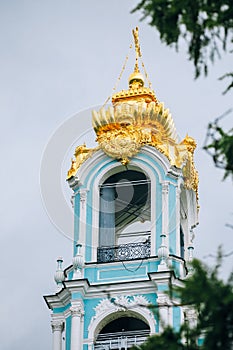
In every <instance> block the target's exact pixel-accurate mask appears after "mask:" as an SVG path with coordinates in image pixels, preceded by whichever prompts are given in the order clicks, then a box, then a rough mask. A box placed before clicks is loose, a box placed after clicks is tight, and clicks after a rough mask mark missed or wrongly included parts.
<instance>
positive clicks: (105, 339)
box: [94, 330, 150, 350]
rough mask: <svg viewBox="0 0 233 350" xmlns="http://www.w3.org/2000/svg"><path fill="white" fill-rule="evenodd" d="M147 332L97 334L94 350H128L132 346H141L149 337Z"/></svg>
mask: <svg viewBox="0 0 233 350" xmlns="http://www.w3.org/2000/svg"><path fill="white" fill-rule="evenodd" d="M149 334H150V331H149V330H137V331H128V332H116V333H105V334H99V335H98V338H97V340H96V342H95V344H94V350H110V349H125V350H126V349H129V348H131V347H132V346H133V345H141V344H142V343H144V342H145V341H146V339H147V337H148V336H149Z"/></svg>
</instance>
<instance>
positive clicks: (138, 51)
mask: <svg viewBox="0 0 233 350" xmlns="http://www.w3.org/2000/svg"><path fill="white" fill-rule="evenodd" d="M132 32H133V37H134V47H135V53H136V62H135V66H134V72H135V73H138V72H139V68H138V57H141V56H142V54H141V48H140V44H139V36H138V27H136V28H135V29H133V30H132Z"/></svg>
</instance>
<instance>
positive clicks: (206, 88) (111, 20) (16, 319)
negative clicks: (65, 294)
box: [0, 0, 233, 350]
mask: <svg viewBox="0 0 233 350" xmlns="http://www.w3.org/2000/svg"><path fill="white" fill-rule="evenodd" d="M137 2H138V1H129V0H112V1H109V0H99V1H86V0H80V1H77V0H76V1H75V0H67V1H64V0H62V1H60V0H56V1H55V0H50V1H45V0H40V1H35V0H34V1H33V0H24V1H23V0H15V1H14V0H12V1H3V0H2V1H0V47H1V55H0V113H1V139H0V141H1V199H2V201H1V231H0V232H1V236H0V237H1V255H0V257H1V258H0V261H1V288H0V293H1V299H0V300H1V318H0V334H1V338H0V347H1V349H4V350H14V349H24V350H29V349H30V350H31V349H34V350H39V349H51V346H52V336H51V329H50V312H49V310H48V309H47V306H46V304H45V302H44V300H43V298H42V296H43V295H45V294H50V293H53V292H54V291H55V288H56V286H55V283H54V281H53V275H54V272H55V269H56V259H57V257H58V256H63V257H64V266H67V265H70V263H71V259H72V241H71V240H70V238H71V232H70V227H71V226H72V223H70V213H69V214H67V215H64V216H65V219H64V220H65V222H64V223H60V222H58V223H56V222H55V224H57V225H58V226H59V225H63V226H62V228H60V230H59V229H58V228H57V227H55V226H54V225H53V224H52V222H51V221H50V219H49V216H53V214H51V215H49V216H48V215H47V213H46V210H45V208H44V205H43V203H42V199H41V194H40V184H39V177H40V171H41V160H42V164H45V163H46V162H47V168H46V169H47V171H48V173H47V176H48V180H49V181H48V184H49V188H48V193H49V196H51V193H54V198H55V197H56V194H57V192H59V191H60V192H61V193H64V194H62V196H63V197H62V198H63V200H64V203H65V204H64V206H66V210H67V213H68V212H69V211H70V209H67V208H68V204H67V203H68V201H67V196H69V195H68V193H69V192H68V190H67V184H66V182H65V171H66V170H67V169H66V168H67V165H68V164H69V158H70V156H71V155H72V153H73V150H74V147H75V145H74V144H73V143H74V141H75V139H77V141H78V143H80V142H79V141H80V140H81V141H82V140H83V139H85V137H86V138H87V139H86V141H87V143H88V142H90V140H88V139H89V138H90V133H88V134H87V135H86V136H84V137H81V138H80V135H81V134H82V133H83V132H84V131H89V130H90V129H91V114H90V109H91V108H92V106H93V107H95V106H98V105H101V104H103V103H104V101H105V100H106V98H107V97H108V96H109V95H110V94H111V92H112V88H113V87H114V85H115V83H116V80H117V77H118V76H119V74H120V71H121V68H122V65H123V62H124V59H125V56H126V54H127V53H128V50H129V45H130V43H131V42H132V35H131V30H132V28H134V27H135V26H136V25H139V28H140V41H141V48H142V54H143V61H144V64H145V66H146V69H147V72H148V74H149V77H150V80H151V81H152V85H153V88H154V90H155V92H156V95H157V97H158V99H159V100H160V101H163V102H164V103H165V106H166V107H168V108H169V109H170V110H171V112H172V116H173V119H174V121H175V124H176V127H177V130H178V132H179V135H180V137H181V138H184V137H185V135H186V133H187V132H188V134H189V135H190V136H193V137H194V138H195V139H196V140H197V142H198V148H197V150H196V154H195V160H196V166H197V168H198V170H199V174H200V191H199V193H200V206H201V209H200V220H199V221H200V225H199V226H198V227H197V229H196V230H195V236H196V238H195V254H196V256H197V257H199V258H203V257H205V256H206V255H208V254H210V253H212V254H214V253H215V252H216V249H217V247H218V245H219V244H223V247H224V249H225V251H226V252H229V251H231V250H232V249H233V231H232V230H230V229H229V228H227V227H226V226H225V223H227V222H228V223H233V214H232V212H233V208H232V183H231V181H230V179H229V180H227V181H225V182H222V181H221V179H222V177H223V173H222V171H220V170H217V169H216V168H215V167H214V166H213V163H212V161H211V158H210V157H209V156H208V155H207V154H206V153H205V152H204V151H203V150H202V146H203V142H204V138H205V133H206V127H207V125H208V122H209V121H211V120H213V119H215V118H216V117H218V116H219V115H221V114H222V113H224V112H225V111H226V110H227V109H229V108H230V107H233V102H232V92H230V93H228V94H227V95H225V96H222V94H221V92H222V91H223V90H224V88H225V82H219V81H218V80H217V78H218V77H219V76H221V75H223V74H224V73H225V72H227V71H230V70H232V67H231V64H232V57H230V56H227V55H226V56H224V58H223V59H222V60H221V61H219V62H217V63H216V64H215V65H214V66H213V67H210V74H209V77H208V78H201V79H199V80H197V81H194V80H193V75H194V74H193V71H194V70H193V66H192V64H191V63H190V62H189V61H188V60H187V57H186V54H185V47H184V48H183V49H182V50H181V52H180V53H178V54H177V53H176V52H175V51H174V50H172V49H170V48H167V47H165V46H164V45H162V44H161V43H160V41H159V36H158V34H157V33H156V32H155V30H154V29H152V28H151V27H149V26H148V25H147V24H146V23H145V22H142V23H139V18H140V14H130V10H131V9H132V8H133V7H134V6H135V5H136V4H137ZM131 71H132V65H130V62H129V66H127V69H126V72H125V74H124V75H123V77H122V86H120V87H119V88H122V87H124V88H126V87H127V80H128V75H129V74H130V73H131ZM80 111H84V112H82V113H79V112H80ZM85 111H86V112H85ZM73 116H75V117H73ZM232 116H233V114H231V115H228V116H227V117H226V118H225V119H224V120H223V124H224V125H225V126H226V128H230V127H232ZM72 117H73V118H72ZM70 121H71V122H74V123H75V125H76V127H77V132H74V128H73V127H71V125H72V123H71V124H69V122H70ZM59 128H60V129H59ZM57 129H58V130H59V131H62V130H66V131H67V133H66V143H64V145H63V144H62V141H63V138H62V136H61V135H62V133H61V134H59V132H58V133H57V134H56V133H55V132H56V130H57ZM69 132H70V134H69ZM54 133H55V135H54ZM58 134H59V136H58V137H60V141H61V142H60V145H61V146H62V147H63V149H62V150H60V149H58V147H57V149H56V148H54V151H53V156H54V157H51V154H49V156H48V158H46V162H45V163H43V161H44V159H45V157H46V154H44V152H45V153H46V152H48V148H46V146H47V145H49V144H50V143H51V140H53V139H54V138H55V139H56V141H57V135H58ZM69 135H70V141H69ZM64 138H65V136H64ZM67 139H68V141H67ZM50 151H51V149H50ZM59 157H62V163H63V164H62V167H60V168H59V167H58V165H59V166H60V161H61V159H60V158H59ZM50 161H51V164H55V163H56V164H55V165H54V167H53V166H49V164H48V163H50ZM56 166H57V168H56ZM43 176H44V177H43V179H44V178H45V172H44V173H43ZM61 177H62V180H63V181H62V183H61V182H60V178H61ZM53 178H54V184H55V185H53V181H51V179H53ZM58 187H59V188H58ZM66 210H65V209H64V213H66ZM55 216H56V213H55ZM52 219H53V220H54V218H52ZM55 221H56V218H55ZM58 221H59V220H58ZM66 225H67V226H66ZM69 225H70V226H69ZM66 227H67V229H66ZM66 230H67V232H66ZM206 261H207V262H209V263H212V262H213V259H211V258H207V259H206ZM232 263H233V258H232V257H229V258H228V259H227V260H226V263H225V269H226V270H227V271H230V268H231V266H232Z"/></svg>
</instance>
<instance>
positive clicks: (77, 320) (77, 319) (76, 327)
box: [70, 302, 84, 350]
mask: <svg viewBox="0 0 233 350" xmlns="http://www.w3.org/2000/svg"><path fill="white" fill-rule="evenodd" d="M70 311H71V347H70V350H81V347H82V333H81V319H82V317H83V315H84V310H83V304H82V303H81V302H75V303H73V304H72V306H71V308H70Z"/></svg>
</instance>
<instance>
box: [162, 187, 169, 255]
mask: <svg viewBox="0 0 233 350" xmlns="http://www.w3.org/2000/svg"><path fill="white" fill-rule="evenodd" d="M168 190H169V183H168V181H164V182H163V183H162V235H164V237H165V244H166V246H167V248H168V251H169V239H168V224H169V215H168Z"/></svg>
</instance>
